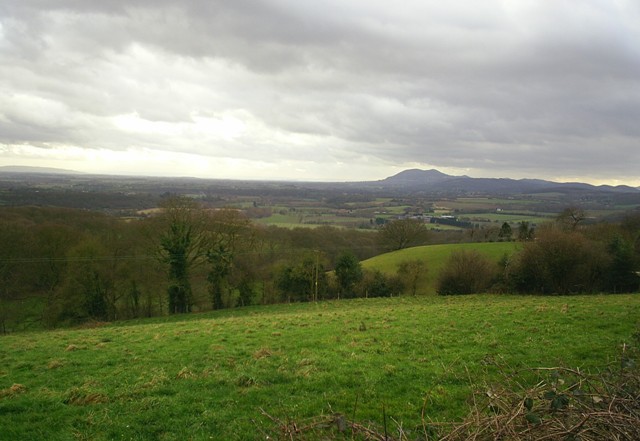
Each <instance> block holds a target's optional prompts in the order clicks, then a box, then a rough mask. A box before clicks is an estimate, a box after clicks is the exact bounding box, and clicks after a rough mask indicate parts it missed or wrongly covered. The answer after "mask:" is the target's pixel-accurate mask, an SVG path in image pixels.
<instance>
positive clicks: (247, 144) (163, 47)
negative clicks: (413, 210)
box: [0, 0, 640, 186]
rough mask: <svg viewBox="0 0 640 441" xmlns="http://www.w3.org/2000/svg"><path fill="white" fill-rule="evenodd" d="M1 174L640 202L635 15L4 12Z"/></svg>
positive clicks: (98, 5)
mask: <svg viewBox="0 0 640 441" xmlns="http://www.w3.org/2000/svg"><path fill="white" fill-rule="evenodd" d="M8 165H24V166H43V167H56V168H65V169H72V170H77V171H84V172H90V173H107V174H136V175H154V176H195V177H205V178H225V179H227V178H231V179H269V180H307V181H361V180H377V179H383V178H385V177H387V176H391V175H393V174H395V173H397V172H399V171H401V170H404V169H409V168H421V169H431V168H436V169H438V170H440V171H443V172H445V173H448V174H454V175H461V174H466V175H469V176H472V177H509V178H516V179H519V178H541V179H550V180H555V181H560V182H566V181H580V182H590V183H594V184H604V183H606V184H613V185H617V184H628V185H634V186H640V173H639V170H640V2H638V1H637V0H590V1H589V0H503V1H498V0H483V1H473V2H470V1H468V0H447V1H442V0H437V1H435V0H416V1H413V0H402V1H399V2H392V1H388V0H325V1H312V0H262V1H260V0H254V1H249V0H228V1H225V0H217V1H216V0H183V1H176V0H170V1H169V0H2V2H0V166H8Z"/></svg>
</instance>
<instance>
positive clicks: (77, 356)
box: [0, 295, 640, 440]
mask: <svg viewBox="0 0 640 441" xmlns="http://www.w3.org/2000/svg"><path fill="white" fill-rule="evenodd" d="M639 317H640V296H638V295H616V296H614V295H610V296H575V297H564V298H562V297H546V298H543V297H534V296H527V297H524V296H523V297H516V296H493V295H473V296H459V297H438V296H423V297H415V298H413V297H412V298H406V297H400V298H390V299H368V300H367V299H358V300H350V301H335V302H321V303H315V304H314V303H309V304H293V305H278V306H273V307H252V308H243V309H238V310H233V311H222V312H216V313H209V314H202V315H185V316H174V317H169V318H165V319H164V320H161V319H152V320H149V321H141V322H138V323H132V322H130V323H122V324H114V325H109V326H104V327H98V328H94V329H81V330H61V331H52V332H38V333H25V334H16V335H9V336H4V337H1V338H0V360H1V363H0V439H1V440H31V439H33V440H36V439H37V440H40V439H46V440H71V439H81V440H85V439H86V440H89V439H90V440H112V439H127V440H129V439H133V440H187V439H189V440H205V439H207V440H208V439H224V440H251V439H267V438H266V434H271V436H273V434H274V433H275V432H274V427H273V423H272V422H271V421H270V420H269V419H267V418H265V417H264V416H263V415H262V414H261V409H264V410H265V411H266V412H268V413H269V414H270V415H273V416H275V417H277V418H281V419H283V420H287V419H288V418H292V419H295V420H297V421H303V420H304V418H308V417H312V416H317V415H319V414H321V413H330V412H343V413H345V414H347V415H349V417H350V418H353V419H355V420H358V421H363V422H367V421H371V422H373V423H375V424H377V425H378V427H381V425H382V412H381V407H382V405H383V404H384V406H385V409H386V414H387V416H388V418H389V419H388V421H389V422H391V421H396V422H398V423H399V424H400V423H401V424H402V425H403V428H404V429H405V430H406V431H407V432H408V434H409V435H411V434H413V435H416V434H417V433H418V431H419V427H420V426H421V420H420V414H421V411H422V409H423V405H424V404H425V403H426V415H427V417H428V418H433V419H440V420H441V419H447V420H450V419H454V418H459V417H461V416H462V415H463V414H465V413H466V409H467V405H468V401H467V400H468V398H469V394H470V391H471V387H470V382H475V381H482V380H484V379H488V380H492V379H495V378H496V376H497V370H496V368H495V366H494V364H493V361H494V360H500V362H501V363H505V364H508V365H510V366H511V367H512V368H514V369H516V368H524V367H532V366H556V365H558V364H564V365H566V366H569V367H574V368H580V369H586V370H588V369H594V368H595V367H598V366H603V365H604V364H605V363H607V362H609V361H611V360H612V359H613V358H614V357H615V356H616V355H617V354H618V353H619V351H620V348H621V346H622V344H623V343H628V342H629V340H630V338H631V336H632V334H633V333H634V332H636V331H637V326H638V320H639ZM550 375H551V374H550ZM356 403H357V404H356ZM390 424H391V423H390ZM411 439H413V438H411Z"/></svg>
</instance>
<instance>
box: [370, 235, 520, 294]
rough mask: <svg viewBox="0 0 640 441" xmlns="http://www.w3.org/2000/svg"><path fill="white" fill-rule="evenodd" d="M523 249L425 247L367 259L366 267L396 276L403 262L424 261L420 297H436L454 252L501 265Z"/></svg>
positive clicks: (505, 245)
mask: <svg viewBox="0 0 640 441" xmlns="http://www.w3.org/2000/svg"><path fill="white" fill-rule="evenodd" d="M520 248H522V243H520V242H490V243H485V242H479V243H459V244H442V245H425V246H419V247H411V248H405V249H402V250H397V251H392V252H390V253H385V254H380V255H378V256H375V257H372V258H370V259H367V260H364V261H363V262H362V267H363V268H367V269H377V270H379V271H382V272H383V273H384V274H387V275H393V274H395V273H396V272H397V271H398V266H399V265H400V264H401V263H402V262H403V261H410V260H421V261H423V262H424V264H425V270H424V275H423V277H421V278H420V280H419V281H418V286H417V292H418V293H420V294H435V292H436V281H437V279H438V274H439V273H440V271H441V270H442V268H443V267H444V266H445V264H446V262H447V259H448V258H449V256H450V255H451V253H453V252H454V251H456V250H474V251H477V252H479V253H481V254H482V255H484V256H486V257H487V258H488V259H490V260H492V261H494V262H496V265H497V264H498V262H499V261H500V259H502V258H503V257H504V256H507V257H508V256H511V255H512V254H514V253H515V252H516V251H517V250H518V249H520Z"/></svg>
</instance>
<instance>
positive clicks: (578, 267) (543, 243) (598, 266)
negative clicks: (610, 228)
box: [507, 225, 610, 294]
mask: <svg viewBox="0 0 640 441" xmlns="http://www.w3.org/2000/svg"><path fill="white" fill-rule="evenodd" d="M609 260H610V259H609V256H608V255H607V253H606V249H605V247H604V244H602V243H599V242H595V241H590V240H588V239H587V238H585V237H584V236H583V235H582V234H580V233H578V232H576V231H565V230H561V229H559V228H557V227H554V226H553V225H552V226H550V227H547V228H542V229H541V230H540V231H539V233H538V234H537V237H536V241H535V242H528V243H527V244H525V246H524V248H523V249H522V251H521V252H520V253H518V255H517V256H516V258H515V259H514V261H513V264H512V265H510V268H509V271H508V274H507V280H508V282H509V283H510V285H511V286H513V288H514V289H515V290H517V291H520V292H524V293H539V294H575V293H587V292H598V291H599V290H600V289H602V288H603V278H604V274H605V273H606V271H607V268H608V267H609V265H610V263H609Z"/></svg>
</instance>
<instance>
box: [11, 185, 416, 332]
mask: <svg viewBox="0 0 640 441" xmlns="http://www.w3.org/2000/svg"><path fill="white" fill-rule="evenodd" d="M393 227H394V228H385V229H383V230H381V231H379V232H378V233H376V232H371V231H359V230H354V229H339V228H334V227H329V226H326V227H319V228H315V229H309V228H294V229H286V228H279V227H273V226H260V225H257V224H254V223H252V222H251V221H250V220H249V219H248V218H247V217H246V216H245V215H244V214H243V213H242V212H241V211H239V210H236V209H217V208H209V207H207V206H203V205H201V204H200V203H198V202H196V201H195V200H193V199H190V198H187V197H170V198H167V199H165V200H164V201H163V202H162V205H161V207H160V209H159V210H158V213H157V214H156V215H152V216H149V217H148V218H144V219H135V220H132V219H121V218H117V217H113V216H109V215H107V214H102V213H98V212H91V211H85V210H77V209H67V208H43V207H14V208H8V207H6V208H3V209H2V210H0V333H1V332H6V331H8V330H11V329H24V328H29V327H42V326H44V327H54V326H62V325H69V324H78V323H82V322H86V321H111V320H119V319H129V318H135V317H149V316H157V315H165V314H172V313H185V312H191V311H204V310H209V309H221V308H229V307H235V306H246V305H250V304H268V303H277V302H286V301H309V300H320V299H328V298H337V297H343V298H344V297H353V296H356V295H360V293H364V294H363V295H370V296H380V295H391V294H393V293H394V292H395V293H396V294H397V293H398V291H399V289H400V288H399V285H397V284H396V285H393V283H392V281H389V280H388V278H386V277H384V276H383V275H382V274H380V273H373V272H370V271H365V270H363V269H362V268H361V267H360V264H359V262H360V261H361V260H363V259H366V258H369V257H372V256H374V255H376V254H379V253H380V252H381V251H384V250H388V249H398V248H400V247H405V246H411V245H419V244H425V243H426V241H427V240H428V234H427V231H426V229H425V228H424V226H423V225H419V224H417V223H415V224H414V223H407V225H406V228H401V229H398V231H396V230H395V227H396V225H394V226H393ZM333 270H335V277H330V275H329V272H330V271H333Z"/></svg>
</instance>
